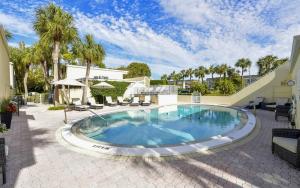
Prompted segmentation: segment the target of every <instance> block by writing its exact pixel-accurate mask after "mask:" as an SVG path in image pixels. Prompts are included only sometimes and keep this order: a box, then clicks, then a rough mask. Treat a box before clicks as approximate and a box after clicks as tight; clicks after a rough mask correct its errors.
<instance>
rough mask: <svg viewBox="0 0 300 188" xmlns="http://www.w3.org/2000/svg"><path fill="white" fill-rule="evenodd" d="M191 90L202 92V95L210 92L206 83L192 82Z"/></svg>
mask: <svg viewBox="0 0 300 188" xmlns="http://www.w3.org/2000/svg"><path fill="white" fill-rule="evenodd" d="M191 91H192V92H194V91H197V92H200V93H201V94H202V95H205V94H206V93H207V92H208V86H207V84H206V83H199V82H192V84H191Z"/></svg>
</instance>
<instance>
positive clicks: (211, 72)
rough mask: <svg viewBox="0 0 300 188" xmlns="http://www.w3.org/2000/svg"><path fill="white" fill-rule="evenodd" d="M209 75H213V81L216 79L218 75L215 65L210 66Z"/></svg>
mask: <svg viewBox="0 0 300 188" xmlns="http://www.w3.org/2000/svg"><path fill="white" fill-rule="evenodd" d="M207 70H208V73H209V74H211V79H212V80H213V79H214V74H215V73H216V66H215V65H210V66H209V68H208V69H207Z"/></svg>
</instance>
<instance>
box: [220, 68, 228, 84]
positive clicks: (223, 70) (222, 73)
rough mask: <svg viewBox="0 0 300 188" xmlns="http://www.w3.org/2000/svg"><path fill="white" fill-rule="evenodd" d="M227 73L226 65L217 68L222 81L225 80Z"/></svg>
mask: <svg viewBox="0 0 300 188" xmlns="http://www.w3.org/2000/svg"><path fill="white" fill-rule="evenodd" d="M227 71H228V66H227V65H226V64H222V65H220V66H219V74H220V75H223V79H224V80H225V78H226V73H227Z"/></svg>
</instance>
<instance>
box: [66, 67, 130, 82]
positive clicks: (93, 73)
mask: <svg viewBox="0 0 300 188" xmlns="http://www.w3.org/2000/svg"><path fill="white" fill-rule="evenodd" d="M127 72H128V71H124V70H115V69H104V68H98V67H91V70H90V79H93V80H109V81H123V79H124V75H125V74H127ZM85 73H86V66H78V65H67V79H72V80H77V79H83V78H85Z"/></svg>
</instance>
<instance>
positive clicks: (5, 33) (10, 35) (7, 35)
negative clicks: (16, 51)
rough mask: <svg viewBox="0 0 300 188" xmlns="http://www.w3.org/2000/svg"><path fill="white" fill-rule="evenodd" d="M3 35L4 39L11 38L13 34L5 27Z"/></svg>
mask: <svg viewBox="0 0 300 188" xmlns="http://www.w3.org/2000/svg"><path fill="white" fill-rule="evenodd" d="M4 35H5V38H6V40H11V39H12V38H13V34H12V33H11V32H10V31H8V30H6V29H4Z"/></svg>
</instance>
